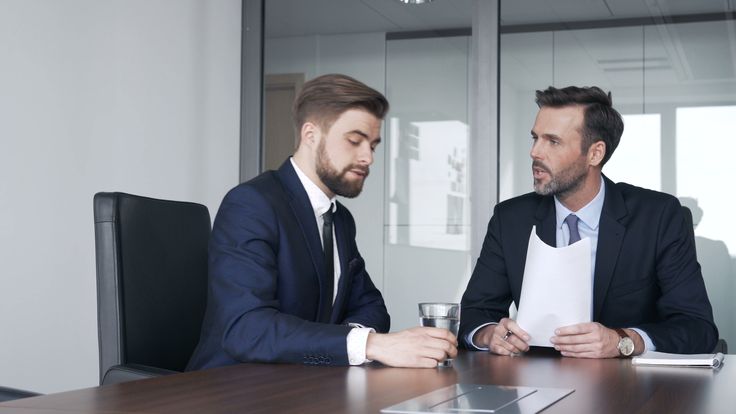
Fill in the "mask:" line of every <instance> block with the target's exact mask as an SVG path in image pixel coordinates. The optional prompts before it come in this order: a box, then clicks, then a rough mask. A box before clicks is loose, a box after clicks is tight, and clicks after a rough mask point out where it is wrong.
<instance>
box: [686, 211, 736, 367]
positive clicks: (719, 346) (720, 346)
mask: <svg viewBox="0 0 736 414" xmlns="http://www.w3.org/2000/svg"><path fill="white" fill-rule="evenodd" d="M682 213H683V214H684V215H685V222H686V224H687V226H688V228H689V229H690V233H689V235H690V240H691V241H692V242H693V246H695V226H694V225H693V213H692V211H690V209H689V208H687V207H685V206H682ZM697 254H698V253H697V251H696V252H695V255H696V256H697ZM713 352H721V353H724V354H727V353H728V344H727V343H726V340H725V339H723V338H721V339H719V340H718V342H716V348H715V349H714V350H713Z"/></svg>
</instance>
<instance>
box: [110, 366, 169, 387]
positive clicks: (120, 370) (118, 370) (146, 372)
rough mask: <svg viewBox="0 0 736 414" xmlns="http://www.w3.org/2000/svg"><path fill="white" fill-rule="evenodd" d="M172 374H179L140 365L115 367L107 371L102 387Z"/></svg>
mask: <svg viewBox="0 0 736 414" xmlns="http://www.w3.org/2000/svg"><path fill="white" fill-rule="evenodd" d="M171 374H178V372H176V371H170V370H168V369H163V368H156V367H149V366H147V365H140V364H124V365H115V366H112V367H110V369H108V370H107V372H106V373H105V376H104V377H103V378H102V383H101V384H100V385H110V384H119V383H121V382H128V381H136V380H140V379H146V378H153V377H161V376H164V375H171Z"/></svg>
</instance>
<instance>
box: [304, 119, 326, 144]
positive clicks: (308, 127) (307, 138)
mask: <svg viewBox="0 0 736 414" xmlns="http://www.w3.org/2000/svg"><path fill="white" fill-rule="evenodd" d="M320 134H321V130H320V129H319V127H318V126H317V124H315V123H313V122H305V123H303V124H302V129H301V131H299V143H300V145H306V146H307V147H308V148H313V147H314V146H315V145H317V143H318V142H319V138H320Z"/></svg>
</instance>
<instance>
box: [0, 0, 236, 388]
mask: <svg viewBox="0 0 736 414" xmlns="http://www.w3.org/2000/svg"><path fill="white" fill-rule="evenodd" d="M240 4H241V2H240V1H239V0H218V1H204V0H155V1H152V0H135V1H133V0H108V1H104V2H101V1H96V0H67V1H63V2H61V1H55V0H45V1H44V0H35V1H27V0H4V1H3V2H2V3H0V51H1V53H2V64H1V65H0V177H2V178H0V332H1V333H2V334H1V335H2V336H1V337H0V385H4V386H10V387H16V388H23V389H30V390H33V391H37V392H43V393H47V392H55V391H61V390H67V389H74V388H80V387H85V386H92V385H96V384H97V381H98V371H97V370H98V351H97V317H96V283H95V262H94V260H95V259H94V228H93V218H92V196H93V195H94V193H95V192H98V191H125V192H131V193H135V194H142V195H147V196H152V197H156V198H168V199H180V200H190V201H195V202H200V203H204V204H206V205H207V206H208V207H209V209H210V213H211V215H212V216H214V214H215V212H216V208H217V207H218V206H219V202H220V199H221V197H222V196H223V195H224V193H225V191H227V189H229V188H230V187H232V186H234V185H235V184H237V182H238V148H239V106H240V103H239V102H240V98H239V94H240V92H239V90H240V89H239V88H240Z"/></svg>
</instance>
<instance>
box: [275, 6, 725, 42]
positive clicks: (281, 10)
mask: <svg viewBox="0 0 736 414" xmlns="http://www.w3.org/2000/svg"><path fill="white" fill-rule="evenodd" d="M475 1H476V0H434V1H433V2H432V3H425V4H419V5H405V4H403V3H401V2H399V1H398V0H267V1H266V2H265V3H266V6H265V7H266V11H265V12H266V27H265V31H266V37H285V36H302V35H313V34H337V33H361V32H401V31H418V30H437V29H449V28H469V27H470V26H471V20H472V15H473V5H474V3H475ZM478 1H484V0H478ZM735 8H736V0H554V1H551V0H502V2H501V24H502V25H504V26H507V25H520V24H540V23H561V22H576V21H586V20H609V19H624V18H635V17H649V16H662V15H665V16H667V15H687V14H700V13H722V12H727V11H730V12H733V11H734V10H735Z"/></svg>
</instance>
